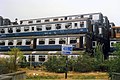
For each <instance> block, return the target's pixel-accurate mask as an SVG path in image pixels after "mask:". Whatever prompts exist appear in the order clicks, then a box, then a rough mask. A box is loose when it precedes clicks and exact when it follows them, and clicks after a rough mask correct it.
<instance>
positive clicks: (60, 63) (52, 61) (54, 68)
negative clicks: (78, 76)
mask: <svg viewBox="0 0 120 80" xmlns="http://www.w3.org/2000/svg"><path fill="white" fill-rule="evenodd" d="M43 65H44V66H45V68H46V70H47V71H50V72H57V73H63V72H65V56H59V57H58V56H49V58H48V60H47V61H46V62H45V63H44V64H43Z"/></svg>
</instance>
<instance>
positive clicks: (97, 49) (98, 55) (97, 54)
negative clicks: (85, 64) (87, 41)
mask: <svg viewBox="0 0 120 80" xmlns="http://www.w3.org/2000/svg"><path fill="white" fill-rule="evenodd" d="M102 48H103V45H102V44H100V43H98V44H97V46H96V47H95V49H94V57H95V60H96V61H97V62H99V63H102V62H103V60H104V55H103V51H102Z"/></svg>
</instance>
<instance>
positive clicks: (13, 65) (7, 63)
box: [0, 48, 23, 74]
mask: <svg viewBox="0 0 120 80" xmlns="http://www.w3.org/2000/svg"><path fill="white" fill-rule="evenodd" d="M8 54H9V57H6V58H5V57H4V58H0V69H1V70H0V74H3V73H9V72H15V71H17V69H18V62H19V61H21V59H22V56H23V53H22V52H21V51H20V50H19V49H18V48H12V49H11V51H9V52H8Z"/></svg>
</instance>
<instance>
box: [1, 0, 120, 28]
mask: <svg viewBox="0 0 120 80" xmlns="http://www.w3.org/2000/svg"><path fill="white" fill-rule="evenodd" d="M119 8H120V0H0V16H2V17H4V18H9V19H10V20H12V21H15V18H18V20H24V19H25V20H26V19H36V18H45V17H55V16H67V15H77V14H86V13H97V12H101V13H102V14H103V15H104V16H107V17H108V19H109V20H110V22H114V23H115V25H116V26H120V10H119Z"/></svg>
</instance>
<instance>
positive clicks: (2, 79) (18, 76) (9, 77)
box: [0, 71, 26, 80]
mask: <svg viewBox="0 0 120 80" xmlns="http://www.w3.org/2000/svg"><path fill="white" fill-rule="evenodd" d="M25 73H26V72H24V71H18V72H14V73H8V74H2V75H0V80H25V79H26V76H25Z"/></svg>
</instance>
